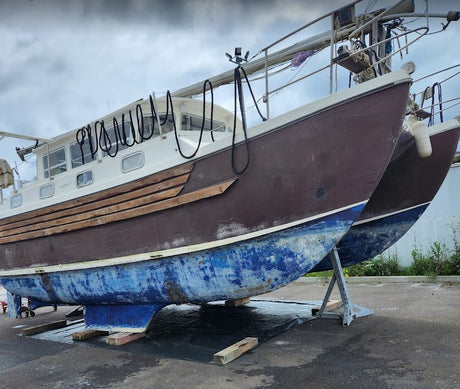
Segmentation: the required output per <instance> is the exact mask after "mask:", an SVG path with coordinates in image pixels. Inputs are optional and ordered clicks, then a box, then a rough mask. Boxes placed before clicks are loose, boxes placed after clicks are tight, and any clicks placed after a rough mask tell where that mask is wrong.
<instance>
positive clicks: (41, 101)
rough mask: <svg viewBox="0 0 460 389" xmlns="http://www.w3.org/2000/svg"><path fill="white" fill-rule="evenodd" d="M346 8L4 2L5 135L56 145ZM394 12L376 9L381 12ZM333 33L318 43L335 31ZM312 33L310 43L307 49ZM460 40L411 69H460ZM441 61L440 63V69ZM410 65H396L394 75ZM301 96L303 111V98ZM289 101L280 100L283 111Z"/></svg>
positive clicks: (0, 86)
mask: <svg viewBox="0 0 460 389" xmlns="http://www.w3.org/2000/svg"><path fill="white" fill-rule="evenodd" d="M346 3H347V1H345V0H334V1H328V2H319V1H314V2H313V1H312V2H309V1H304V0H251V1H246V0H236V1H235V0H232V1H225V0H182V1H178V0H159V1H158V0H155V1H153V0H132V1H122V0H94V1H93V0H91V1H90V0H82V1H71V0H61V1H57V0H40V1H28V0H2V1H1V2H0V49H1V55H0V129H3V130H7V131H18V132H25V133H32V134H35V135H40V136H55V135H57V134H59V133H62V132H64V131H67V130H71V129H73V128H76V127H79V126H82V125H84V124H86V123H88V122H90V121H92V120H95V119H97V118H99V117H101V116H103V115H105V114H106V113H108V112H110V111H111V110H115V109H117V108H119V107H121V106H123V105H125V104H128V103H130V102H131V101H134V100H136V99H138V98H140V97H146V96H148V94H149V93H151V92H152V91H155V92H156V93H157V94H161V93H164V92H165V91H166V90H167V89H171V90H174V89H179V88H181V87H184V86H187V85H190V84H192V83H195V82H197V81H199V80H203V79H205V78H207V77H210V76H212V75H215V74H218V73H220V72H223V71H226V70H229V69H231V68H232V67H233V65H232V64H230V63H229V62H228V61H227V59H226V57H225V52H230V53H231V52H233V48H234V47H235V46H242V47H243V50H245V51H246V50H250V52H251V55H253V54H256V53H257V52H258V51H259V50H260V49H261V48H263V47H265V46H267V45H268V44H269V43H271V42H273V41H275V40H276V39H278V38H279V37H280V36H282V35H284V34H286V33H288V32H290V31H292V30H294V29H296V28H297V27H299V26H301V25H303V24H305V23H307V22H308V21H311V20H313V19H315V18H316V17H318V16H319V15H322V14H323V13H324V12H327V11H331V10H333V9H337V8H339V7H340V6H342V5H344V4H346ZM367 3H368V2H363V4H362V7H365V6H366V4H367ZM383 3H385V4H383ZM387 3H388V2H387V1H386V2H382V1H380V2H375V7H377V8H379V7H382V6H384V5H387ZM433 3H435V4H433V6H435V7H436V9H437V10H438V11H439V10H445V9H455V8H456V7H457V8H458V6H457V3H456V2H454V1H450V2H449V1H448V2H443V1H439V2H433ZM417 7H418V8H421V10H422V11H423V8H424V2H423V1H421V2H420V1H417ZM438 7H439V8H438ZM328 23H329V21H327V20H326V21H325V23H324V24H323V26H321V27H320V28H319V29H317V30H315V33H317V32H322V31H324V30H326V29H327V28H328ZM457 23H458V22H457ZM435 26H436V27H435ZM437 27H439V23H438V22H433V23H432V28H433V30H434V29H436V28H437ZM312 33H313V32H309V33H302V34H300V39H302V38H306V37H308V36H310V35H311V34H312ZM309 34H310V35H309ZM456 34H457V35H458V25H455V22H454V23H452V25H451V26H449V28H448V30H447V31H446V33H445V34H439V37H442V38H439V40H438V38H437V36H436V35H434V36H433V37H432V38H433V39H434V38H435V37H436V44H435V45H433V46H431V45H430V46H426V43H422V42H423V41H420V43H417V44H416V45H414V47H413V48H411V49H410V55H409V56H408V57H407V60H408V59H413V57H416V58H419V59H420V61H417V62H420V65H418V69H419V70H420V72H422V71H423V72H427V71H430V69H432V68H433V67H434V65H436V67H440V66H442V65H443V64H444V63H450V62H452V61H453V62H455V61H456V60H457V59H456V57H455V55H454V54H452V53H453V52H452V45H453V44H454V42H456V39H457V38H456V36H457V35H456ZM430 39H431V38H430ZM427 41H428V40H427ZM292 42H293V40H289V41H288V44H290V43H292ZM444 46H445V47H446V49H443V47H444ZM449 47H450V49H449ZM435 53H436V58H438V59H439V60H437V61H436V63H433V61H432V60H431V59H432V58H434V56H435ZM403 61H406V59H404V60H403ZM403 61H400V60H398V59H395V61H394V63H395V67H399V66H400V64H401V63H402V62H403ZM307 69H308V67H306V68H305V71H306V70H307ZM419 70H418V71H417V76H418V74H419V73H418V72H419ZM292 75H293V73H292V72H290V74H287V75H286V77H287V78H290V77H291V76H292ZM420 75H421V74H420ZM321 85H325V84H321V83H320V82H318V81H314V82H311V83H308V84H306V87H305V88H304V95H305V93H308V94H310V93H313V92H315V91H317V90H319V89H320V87H321ZM326 89H327V88H326ZM457 89H458V88H457ZM261 93H262V92H260V93H259V96H260V94H261ZM304 95H302V96H304ZM295 96H296V99H293V100H296V103H297V104H300V102H301V99H300V95H299V94H297V92H296V94H295ZM288 100H289V99H282V98H281V97H277V98H275V99H274V101H277V104H278V105H277V107H276V108H277V109H281V108H282V104H284V103H285V102H286V101H288ZM225 101H227V100H225ZM290 101H292V100H290ZM217 103H219V102H217ZM273 111H274V112H275V111H276V110H275V107H273ZM4 142H5V141H2V143H0V145H1V147H2V152H3V150H4V145H5V143H4ZM0 157H2V156H0ZM12 158H13V157H12Z"/></svg>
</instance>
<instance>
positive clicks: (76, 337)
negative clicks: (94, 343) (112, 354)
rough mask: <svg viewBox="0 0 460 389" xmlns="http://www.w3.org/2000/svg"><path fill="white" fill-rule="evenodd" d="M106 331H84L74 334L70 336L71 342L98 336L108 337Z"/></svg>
mask: <svg viewBox="0 0 460 389" xmlns="http://www.w3.org/2000/svg"><path fill="white" fill-rule="evenodd" d="M108 334H109V332H108V331H101V330H84V331H80V332H75V333H74V334H72V339H73V340H87V339H91V338H95V337H98V336H105V335H108Z"/></svg>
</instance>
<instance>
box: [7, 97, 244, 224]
mask: <svg viewBox="0 0 460 389" xmlns="http://www.w3.org/2000/svg"><path fill="white" fill-rule="evenodd" d="M155 106H156V108H155ZM152 112H159V114H158V115H157V116H156V117H155V116H154V115H153V114H152ZM203 113H205V119H204V120H203V119H202V118H203ZM211 116H212V120H211ZM234 121H235V117H234V114H233V113H232V112H230V111H228V110H226V109H224V108H222V107H219V106H216V105H213V104H211V103H208V102H203V101H201V100H194V99H191V98H176V97H175V98H174V99H173V100H172V101H170V103H169V104H168V101H167V99H166V98H161V99H158V100H157V101H154V99H152V98H151V99H140V100H137V101H135V102H133V103H132V104H129V105H128V106H126V107H123V108H122V109H119V110H117V111H115V112H112V113H111V114H109V115H107V116H105V117H103V118H101V119H98V120H96V121H94V122H92V123H90V124H88V125H87V126H85V127H82V128H79V129H75V130H72V131H69V132H67V133H64V134H62V135H60V136H57V137H56V138H54V139H53V140H52V141H51V142H46V143H44V142H43V143H41V144H39V145H38V147H36V148H35V149H33V151H32V152H34V153H35V154H36V169H37V180H36V181H35V182H33V183H31V184H28V185H25V186H22V185H18V186H14V189H13V191H12V192H11V193H10V194H9V195H8V196H5V197H4V196H3V195H2V196H1V197H0V200H1V201H0V219H1V218H5V217H9V216H12V215H15V214H20V213H23V212H27V211H30V210H33V209H39V208H43V207H46V206H49V205H52V204H55V203H60V202H63V201H66V200H69V199H72V198H77V197H80V196H85V195H88V194H90V193H94V192H97V191H100V190H103V189H105V188H109V187H112V186H117V185H120V184H123V183H125V182H129V181H132V180H135V179H138V178H140V177H142V176H144V175H147V174H152V173H155V172H158V171H161V170H164V169H166V168H168V167H170V166H172V165H173V164H174V163H177V158H182V159H183V161H185V160H186V159H187V157H188V156H190V155H192V154H193V153H195V151H196V156H199V155H200V154H203V153H206V148H207V146H209V145H211V144H212V143H214V142H218V141H219V140H222V139H226V140H228V139H230V138H231V135H232V133H233V127H234ZM236 129H237V130H240V129H241V121H240V120H239V119H237V120H236ZM176 135H177V142H176ZM178 144H179V146H178ZM198 148H199V150H198ZM181 154H183V155H182V156H181ZM183 157H186V158H185V159H184V158H183ZM2 161H3V162H1V165H0V173H1V176H0V178H1V179H2V180H3V181H1V182H0V184H1V185H0V187H1V188H2V190H1V192H2V193H3V189H6V188H8V187H9V186H11V185H14V182H13V172H12V171H11V168H10V166H9V165H8V163H7V162H6V161H4V160H2Z"/></svg>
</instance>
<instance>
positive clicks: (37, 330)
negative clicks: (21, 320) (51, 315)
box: [22, 320, 67, 336]
mask: <svg viewBox="0 0 460 389" xmlns="http://www.w3.org/2000/svg"><path fill="white" fill-rule="evenodd" d="M66 326H67V320H59V321H53V322H51V323H45V324H41V325H39V326H35V327H28V328H23V329H22V334H23V335H26V336H30V335H36V334H41V333H42V332H46V331H49V330H55V329H57V328H63V327H66Z"/></svg>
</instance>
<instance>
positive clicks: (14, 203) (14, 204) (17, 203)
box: [10, 193, 22, 208]
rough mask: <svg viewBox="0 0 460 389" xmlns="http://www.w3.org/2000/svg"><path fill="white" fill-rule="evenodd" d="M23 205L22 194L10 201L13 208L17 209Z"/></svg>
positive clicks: (16, 195)
mask: <svg viewBox="0 0 460 389" xmlns="http://www.w3.org/2000/svg"><path fill="white" fill-rule="evenodd" d="M21 205H22V194H21V193H18V194H15V195H13V196H11V199H10V207H11V208H17V207H20V206H21Z"/></svg>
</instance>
